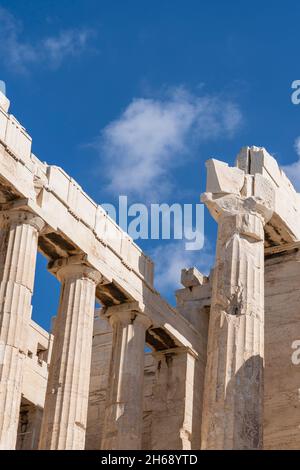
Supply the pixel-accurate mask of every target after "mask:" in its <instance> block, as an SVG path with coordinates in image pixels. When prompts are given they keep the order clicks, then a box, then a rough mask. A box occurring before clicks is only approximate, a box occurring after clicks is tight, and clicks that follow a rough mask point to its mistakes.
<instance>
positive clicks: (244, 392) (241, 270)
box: [202, 196, 265, 449]
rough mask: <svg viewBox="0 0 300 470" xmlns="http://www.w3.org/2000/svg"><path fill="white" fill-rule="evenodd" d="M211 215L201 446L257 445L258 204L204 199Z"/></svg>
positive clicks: (260, 350) (260, 364)
mask: <svg viewBox="0 0 300 470" xmlns="http://www.w3.org/2000/svg"><path fill="white" fill-rule="evenodd" d="M204 202H206V203H207V206H208V208H209V209H210V210H211V211H212V213H214V215H215V214H216V213H217V214H218V216H217V221H218V239H217V252H216V265H215V269H214V273H213V287H212V303H211V310H210V321H209V337H208V356H207V366H206V377H205V387H204V404H203V419H202V448H203V449H261V448H262V442H263V369H264V223H265V218H264V216H265V214H264V208H263V206H262V205H261V204H260V203H257V202H256V201H255V199H254V198H249V199H246V200H243V199H241V198H240V197H238V196H236V197H234V196H225V197H221V198H216V199H215V200H214V201H212V200H211V199H210V200H205V199H204Z"/></svg>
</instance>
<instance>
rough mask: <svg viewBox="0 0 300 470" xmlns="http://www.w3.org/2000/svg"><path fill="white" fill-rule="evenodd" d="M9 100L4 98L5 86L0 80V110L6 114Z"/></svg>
mask: <svg viewBox="0 0 300 470" xmlns="http://www.w3.org/2000/svg"><path fill="white" fill-rule="evenodd" d="M9 105H10V102H9V99H8V98H7V97H6V85H5V82H4V81H3V80H0V108H1V109H3V111H5V112H6V113H7V112H8V110H9Z"/></svg>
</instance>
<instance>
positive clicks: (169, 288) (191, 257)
mask: <svg viewBox="0 0 300 470" xmlns="http://www.w3.org/2000/svg"><path fill="white" fill-rule="evenodd" d="M150 255H151V258H152V260H153V261H154V263H155V277H154V281H155V286H156V288H157V289H158V290H159V292H162V293H163V294H165V295H166V294H168V293H169V294H170V293H172V292H174V290H176V289H178V288H179V287H180V286H181V284H180V276H181V270H182V269H183V268H190V267H193V266H196V267H197V268H198V269H199V270H200V271H201V272H202V273H203V274H205V275H208V274H209V272H210V269H211V267H212V265H213V262H214V254H213V249H212V247H211V245H210V244H209V243H208V241H206V242H205V245H204V248H203V249H202V250H199V251H198V250H197V251H187V250H185V248H184V243H183V242H182V241H172V242H168V243H167V242H165V243H162V244H160V245H159V246H157V247H156V248H154V249H153V250H152V252H151V253H150Z"/></svg>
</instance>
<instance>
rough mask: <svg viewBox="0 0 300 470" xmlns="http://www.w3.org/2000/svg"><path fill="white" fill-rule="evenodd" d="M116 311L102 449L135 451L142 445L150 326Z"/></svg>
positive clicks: (133, 314)
mask: <svg viewBox="0 0 300 470" xmlns="http://www.w3.org/2000/svg"><path fill="white" fill-rule="evenodd" d="M114 308H115V309H117V310H116V311H115V312H114V313H113V314H112V315H111V316H110V323H111V325H112V329H113V342H112V357H111V363H110V374H109V385H108V391H107V401H106V410H105V420H104V433H103V438H102V449H108V450H118V449H122V450H124V449H127V450H131V449H134V450H135V449H140V448H141V442H142V419H143V382H144V349H145V333H146V329H147V327H149V326H150V322H149V320H148V319H147V317H146V316H145V315H143V314H141V313H138V312H135V311H132V310H128V311H125V310H124V309H122V307H121V309H120V311H119V312H118V307H114Z"/></svg>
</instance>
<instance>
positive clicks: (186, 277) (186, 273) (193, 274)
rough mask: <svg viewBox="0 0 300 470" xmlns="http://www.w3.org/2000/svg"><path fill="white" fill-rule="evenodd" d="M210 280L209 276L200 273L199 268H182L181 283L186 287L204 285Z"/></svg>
mask: <svg viewBox="0 0 300 470" xmlns="http://www.w3.org/2000/svg"><path fill="white" fill-rule="evenodd" d="M207 282H208V277H207V276H204V274H202V273H200V271H198V269H197V268H195V267H193V268H184V269H182V270H181V284H182V285H183V286H184V287H195V286H202V285H203V284H206V283H207Z"/></svg>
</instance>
